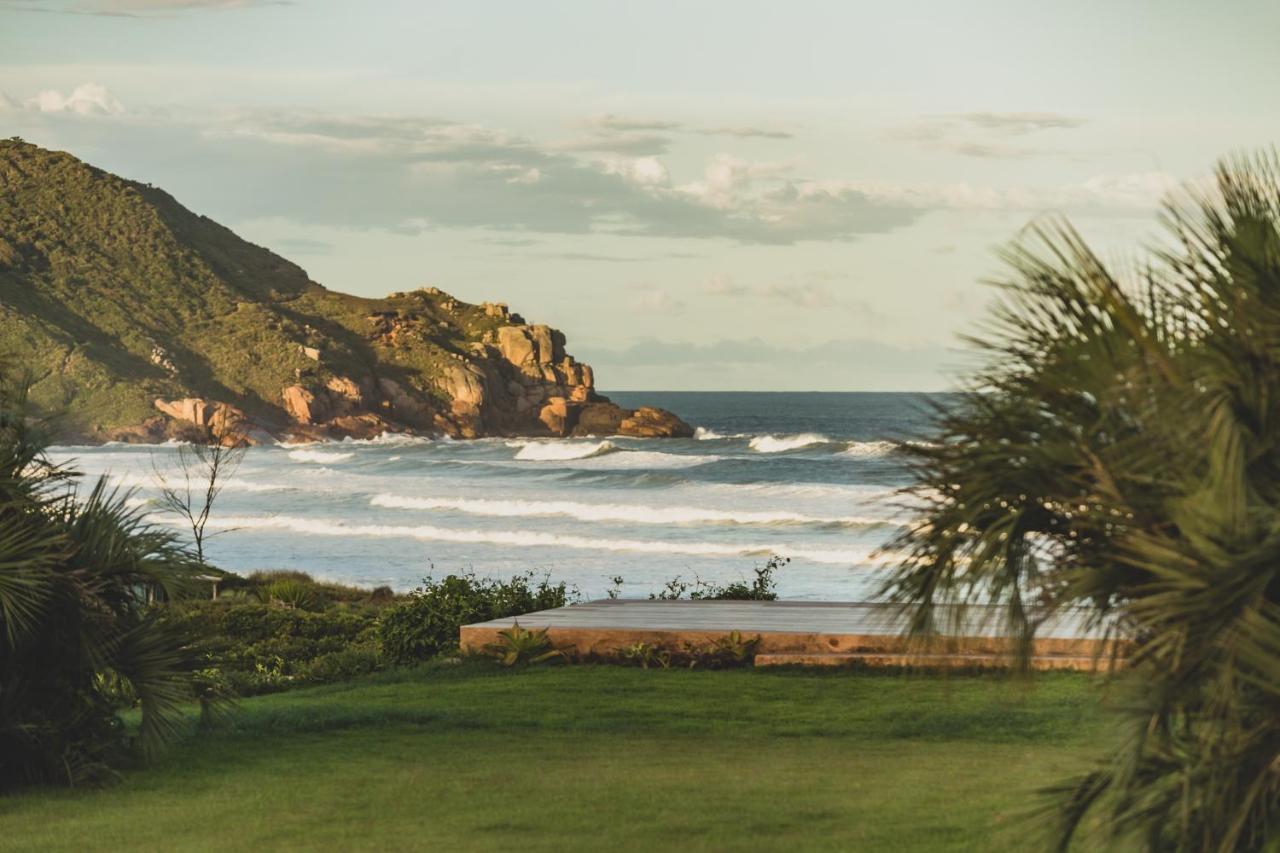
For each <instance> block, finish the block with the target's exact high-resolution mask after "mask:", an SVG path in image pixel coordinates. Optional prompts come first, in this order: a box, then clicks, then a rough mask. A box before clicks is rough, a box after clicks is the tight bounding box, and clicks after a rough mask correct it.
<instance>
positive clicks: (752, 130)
mask: <svg viewBox="0 0 1280 853" xmlns="http://www.w3.org/2000/svg"><path fill="white" fill-rule="evenodd" d="M694 132H695V133H700V134H702V135H704V136H733V137H737V138H738V139H750V138H751V137H757V138H760V139H794V138H795V134H794V133H791V132H790V131H786V130H777V129H774V128H768V127H749V126H745V125H737V126H733V127H703V128H699V129H698V130H696V131H694Z"/></svg>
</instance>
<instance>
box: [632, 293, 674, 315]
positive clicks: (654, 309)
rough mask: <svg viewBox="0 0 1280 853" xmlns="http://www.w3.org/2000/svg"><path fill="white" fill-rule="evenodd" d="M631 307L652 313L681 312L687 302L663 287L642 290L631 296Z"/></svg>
mask: <svg viewBox="0 0 1280 853" xmlns="http://www.w3.org/2000/svg"><path fill="white" fill-rule="evenodd" d="M631 307H632V308H633V309H634V310H636V311H645V312H647V313H650V314H679V313H680V312H681V311H683V310H684V308H685V304H684V302H682V301H681V300H679V299H676V298H675V297H674V296H672V295H671V294H670V293H668V292H667V291H665V290H663V289H662V288H659V287H655V288H651V289H646V290H641V291H639V292H637V293H636V294H635V295H633V296H632V297H631Z"/></svg>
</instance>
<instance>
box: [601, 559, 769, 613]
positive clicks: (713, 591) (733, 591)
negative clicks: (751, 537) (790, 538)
mask: <svg viewBox="0 0 1280 853" xmlns="http://www.w3.org/2000/svg"><path fill="white" fill-rule="evenodd" d="M790 562H791V558H790V557H779V556H778V555H777V554H775V555H773V556H772V557H770V558H769V559H768V560H765V562H764V565H763V566H756V567H755V569H753V570H752V571H753V573H754V574H755V577H754V578H753V579H752V580H751V582H750V583H748V582H747V580H746V579H745V578H744V579H742V580H738V581H734V582H733V583H730V584H725V585H724V586H717V585H715V584H710V583H707V582H706V581H704V580H702V579H701V578H695V579H694V580H693V581H692V582H689V581H685V580H683V579H681V578H680V577H679V576H676V577H674V578H672V579H671V580H669V581H667V583H666V585H664V586H663V587H662V589H661V590H660V591H659V592H657V593H651V594H650V595H649V598H650V599H655V600H660V601H676V600H678V599H681V598H684V597H685V595H686V594H687V595H688V596H689V598H690V599H692V600H694V601H776V600H777V599H778V591H777V588H778V582H777V581H775V580H774V579H773V575H774V572H776V571H777V570H778V569H780V568H782V567H783V566H785V565H786V564H787V563H790ZM613 580H614V589H615V590H616V589H617V587H619V586H621V584H622V578H614V579H613ZM609 597H610V598H617V597H618V596H617V593H616V591H611V593H610V595H609Z"/></svg>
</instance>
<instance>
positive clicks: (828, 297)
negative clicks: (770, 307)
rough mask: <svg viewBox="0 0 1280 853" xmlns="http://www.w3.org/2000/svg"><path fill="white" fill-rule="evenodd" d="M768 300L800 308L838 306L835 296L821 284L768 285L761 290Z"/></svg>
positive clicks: (761, 293)
mask: <svg viewBox="0 0 1280 853" xmlns="http://www.w3.org/2000/svg"><path fill="white" fill-rule="evenodd" d="M760 295H761V296H763V297H764V298H766V299H774V300H777V301H780V302H787V303H790V304H791V305H795V306H797V307H799V308H830V307H833V306H835V305H836V304H837V301H838V300H837V299H836V297H835V294H833V293H832V292H831V291H830V289H828V288H826V287H824V286H822V285H820V284H812V283H810V284H778V283H775V284H768V285H765V286H764V287H763V288H762V289H761V290H760Z"/></svg>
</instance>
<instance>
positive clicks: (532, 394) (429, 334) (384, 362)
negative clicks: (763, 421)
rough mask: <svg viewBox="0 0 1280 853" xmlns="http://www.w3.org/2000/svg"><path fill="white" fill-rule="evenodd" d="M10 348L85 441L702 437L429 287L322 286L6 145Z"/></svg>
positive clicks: (533, 327)
mask: <svg viewBox="0 0 1280 853" xmlns="http://www.w3.org/2000/svg"><path fill="white" fill-rule="evenodd" d="M0 190H2V191H0V350H4V351H5V352H7V353H9V354H11V355H12V357H13V358H14V359H15V361H17V362H18V363H21V364H23V365H26V366H29V367H30V368H31V369H32V372H33V373H34V374H35V375H37V376H39V377H40V378H39V380H38V381H37V382H36V384H35V385H34V386H33V388H32V398H33V401H34V402H35V403H36V404H37V405H48V406H49V407H50V408H54V407H56V408H58V409H59V410H61V411H65V413H66V417H64V418H63V419H62V421H61V423H63V424H64V425H65V426H64V429H65V431H66V432H67V435H66V436H60V438H63V437H65V438H68V439H75V440H89V441H93V440H107V439H111V438H119V439H120V440H126V441H162V440H164V439H166V438H173V437H183V438H190V439H191V440H200V439H201V437H204V438H207V437H209V436H213V435H218V436H221V435H226V434H229V433H235V434H238V435H241V436H256V437H258V438H261V439H263V440H265V438H266V437H268V436H270V437H276V438H284V439H286V440H287V439H290V438H298V439H313V438H340V437H344V436H355V437H361V438H363V437H368V436H371V435H377V434H379V433H381V432H383V431H393V432H410V433H420V434H441V433H443V434H447V435H452V436H458V437H476V436H485V435H542V436H564V435H585V434H594V435H607V434H615V433H620V434H623V435H641V436H683V435H689V434H691V431H690V430H689V427H688V425H687V424H685V423H684V422H683V421H681V420H680V419H679V418H677V417H675V416H674V415H671V414H669V413H666V412H661V411H659V410H654V409H647V408H646V409H638V410H635V411H631V410H627V409H623V408H621V407H619V406H617V405H614V404H613V403H611V402H610V401H609V400H607V399H606V398H604V397H602V396H600V395H599V394H598V393H597V392H596V390H595V381H596V377H595V374H594V372H593V371H592V369H591V368H590V367H589V366H588V365H585V364H582V363H580V362H578V361H577V360H576V359H575V358H574V357H573V356H572V355H570V354H569V353H568V352H567V351H566V341H565V336H564V334H562V333H561V332H560V331H558V330H556V329H553V328H551V327H550V326H546V325H541V324H530V323H527V322H525V320H524V318H523V317H521V316H520V315H519V314H516V313H513V312H512V311H511V310H510V309H509V308H508V307H507V306H506V305H505V304H503V303H500V302H485V303H482V304H479V305H472V304H468V303H466V302H463V301H461V300H459V299H456V298H454V297H453V296H450V295H449V294H447V293H445V292H444V291H442V290H439V289H437V288H434V287H430V288H423V289H421V290H415V291H412V292H409V293H392V294H390V295H389V296H387V297H386V298H383V299H369V298H364V297H356V296H350V295H347V294H342V293H337V292H334V291H331V290H327V289H326V288H324V287H322V286H321V285H320V284H318V283H316V282H315V281H312V280H311V278H310V277H309V276H308V275H307V273H306V272H305V271H304V270H303V269H302V268H300V267H298V266H297V265H296V264H292V263H290V262H289V261H287V260H285V259H284V258H282V257H280V256H279V255H276V254H274V253H273V252H271V251H269V250H267V249H264V248H262V247H260V246H255V245H253V244H251V243H248V242H246V241H245V240H242V239H240V238H239V237H238V236H236V235H235V234H234V233H232V232H231V231H230V230H229V229H227V228H224V227H223V226H221V225H219V224H217V223H216V222H213V221H212V220H210V219H208V218H206V217H202V216H198V215H196V214H194V213H192V212H191V211H189V210H187V209H186V208H184V207H183V206H182V205H180V204H179V203H178V202H177V201H176V200H174V199H173V198H172V197H171V196H169V195H167V194H166V193H164V192H163V191H161V190H159V189H156V188H155V187H152V186H149V185H147V184H141V183H135V182H132V181H127V180H124V179H123V178H120V177H117V176H115V175H112V174H110V173H107V172H104V171H102V170H99V169H94V168H92V167H90V166H88V165H87V164H85V163H82V162H80V161H79V160H77V159H76V158H74V157H72V156H71V155H69V154H66V153H63V152H56V151H47V150H45V149H42V148H39V147H38V146H35V145H30V144H28V143H25V142H23V141H21V140H18V139H8V140H0Z"/></svg>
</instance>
